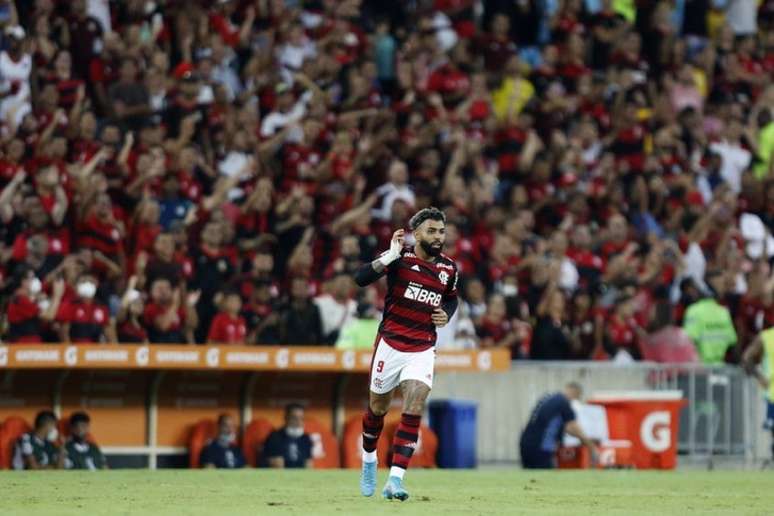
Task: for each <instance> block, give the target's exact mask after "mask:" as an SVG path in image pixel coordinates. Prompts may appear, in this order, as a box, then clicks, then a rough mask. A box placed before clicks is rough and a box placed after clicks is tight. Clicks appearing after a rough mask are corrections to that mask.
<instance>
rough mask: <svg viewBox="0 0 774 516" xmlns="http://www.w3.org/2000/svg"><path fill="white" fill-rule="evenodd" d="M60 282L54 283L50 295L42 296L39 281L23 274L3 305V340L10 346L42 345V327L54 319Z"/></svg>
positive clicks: (58, 300) (60, 291)
mask: <svg viewBox="0 0 774 516" xmlns="http://www.w3.org/2000/svg"><path fill="white" fill-rule="evenodd" d="M64 287H65V285H64V282H63V281H61V280H58V281H56V282H55V283H54V287H53V293H52V295H51V297H50V298H48V297H46V296H45V294H44V293H43V290H42V285H41V282H40V280H39V279H38V278H36V277H35V276H33V275H32V274H27V275H26V276H25V277H24V278H23V279H22V281H21V285H20V286H19V288H18V289H17V290H16V292H15V294H14V295H13V297H11V299H10V301H9V303H8V305H7V306H6V316H7V318H8V333H7V335H6V340H7V341H8V342H9V343H11V344H13V343H35V342H42V341H43V338H42V334H43V329H44V328H43V324H45V323H47V322H51V321H53V320H54V318H55V317H56V314H57V312H58V311H59V308H60V303H61V301H62V295H63V294H64Z"/></svg>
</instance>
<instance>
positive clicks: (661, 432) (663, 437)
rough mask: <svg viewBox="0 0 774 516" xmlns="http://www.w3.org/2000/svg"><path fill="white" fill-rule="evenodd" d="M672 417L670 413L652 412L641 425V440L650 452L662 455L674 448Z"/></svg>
mask: <svg viewBox="0 0 774 516" xmlns="http://www.w3.org/2000/svg"><path fill="white" fill-rule="evenodd" d="M671 424H672V416H671V414H670V413H669V412H667V411H665V410H663V411H656V412H651V413H650V414H648V415H647V416H645V419H643V420H642V425H640V440H641V441H642V444H644V445H645V448H647V449H648V450H649V451H652V452H655V453H660V452H663V451H666V450H668V449H669V447H670V446H672V431H671V428H670V426H671Z"/></svg>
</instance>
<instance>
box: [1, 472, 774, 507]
mask: <svg viewBox="0 0 774 516" xmlns="http://www.w3.org/2000/svg"><path fill="white" fill-rule="evenodd" d="M386 474H387V473H386V471H380V474H379V481H380V485H379V489H381V487H382V485H381V482H384V480H385V478H386ZM405 485H406V487H407V489H408V490H409V492H410V494H411V498H410V499H409V500H408V501H406V502H402V503H401V502H396V501H393V502H388V501H386V500H383V499H381V496H374V497H373V498H363V497H361V496H360V494H359V491H358V472H357V471H267V470H242V471H187V470H162V471H147V470H123V471H118V470H116V471H107V472H102V473H90V472H59V471H56V472H40V473H37V472H26V473H16V472H0V492H2V494H1V495H0V515H3V516H12V515H14V516H15V515H56V516H64V515H70V514H78V515H89V516H93V515H102V514H104V515H110V516H120V515H134V514H137V515H146V514H147V515H154V516H156V515H167V514H180V515H186V516H187V515H207V516H221V515H240V514H245V515H251V516H255V515H264V514H266V515H272V514H298V515H310V516H312V515H315V516H316V515H321V514H336V515H341V516H348V515H350V514H367V515H377V514H390V515H393V516H394V515H403V514H421V515H423V516H428V515H431V514H444V515H452V514H466V515H477V514H496V515H500V514H530V515H532V514H556V515H581V514H593V515H603V514H621V515H632V514H648V515H659V516H661V515H665V514H680V515H688V514H702V515H703V514H734V515H739V514H756V515H757V514H759V515H770V514H774V472H771V471H765V472H753V471H749V472H740V471H713V472H707V471H676V472H644V471H572V472H568V471H556V472H535V473H533V472H525V471H521V470H517V469H499V468H498V469H483V470H478V471H449V470H446V471H443V470H424V471H419V470H416V471H411V470H409V472H408V473H407V475H406V482H405Z"/></svg>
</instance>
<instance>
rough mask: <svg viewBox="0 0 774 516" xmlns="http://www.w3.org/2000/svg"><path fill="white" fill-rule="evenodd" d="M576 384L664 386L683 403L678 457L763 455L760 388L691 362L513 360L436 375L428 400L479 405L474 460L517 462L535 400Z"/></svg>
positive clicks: (749, 460)
mask: <svg viewBox="0 0 774 516" xmlns="http://www.w3.org/2000/svg"><path fill="white" fill-rule="evenodd" d="M569 381H579V382H580V383H581V384H582V385H583V386H584V389H585V392H586V394H587V395H590V394H592V393H594V392H600V391H609V390H670V389H678V390H681V391H682V392H683V396H684V398H685V399H686V400H687V401H688V404H687V405H686V407H685V408H684V409H683V410H682V412H681V415H680V433H679V442H678V453H679V454H680V456H681V461H682V462H684V463H689V462H694V463H695V462H699V463H701V462H706V464H707V465H708V466H709V467H712V466H713V465H714V463H715V461H717V460H722V461H724V462H725V461H730V462H732V463H735V464H737V465H746V466H751V465H752V464H754V463H757V462H760V461H761V460H763V459H767V458H769V453H770V452H769V445H768V444H767V439H768V438H769V437H768V435H765V432H762V431H761V426H762V424H763V420H764V417H765V410H764V401H763V393H762V391H761V390H760V388H759V387H758V385H757V384H756V383H755V382H754V381H752V380H751V379H750V378H748V377H747V376H746V375H745V374H744V372H743V371H742V370H741V369H739V368H736V367H730V366H728V367H726V366H724V367H704V366H702V365H693V364H655V363H636V364H631V365H626V366H622V365H615V364H611V363H600V362H513V363H512V365H511V370H510V371H508V372H503V373H479V374H457V373H445V374H442V375H437V377H436V381H435V385H434V387H433V397H434V398H437V399H440V398H458V399H469V400H472V401H476V402H478V404H479V411H478V414H479V432H478V459H479V462H481V463H497V462H517V461H518V460H519V453H518V445H517V441H518V437H519V434H520V432H521V430H522V429H523V428H524V425H525V424H526V422H527V419H528V418H529V414H530V411H531V409H532V407H533V406H534V404H535V402H536V401H537V399H538V398H539V397H540V396H542V395H543V394H545V393H546V392H551V391H557V390H559V389H561V388H562V387H563V386H564V384H565V383H567V382H569Z"/></svg>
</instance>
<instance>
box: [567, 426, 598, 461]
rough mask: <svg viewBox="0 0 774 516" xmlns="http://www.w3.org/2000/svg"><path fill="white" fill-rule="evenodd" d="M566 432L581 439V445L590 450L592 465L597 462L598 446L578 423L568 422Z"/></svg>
mask: <svg viewBox="0 0 774 516" xmlns="http://www.w3.org/2000/svg"><path fill="white" fill-rule="evenodd" d="M564 431H565V432H567V433H568V434H570V435H571V436H573V437H577V438H578V439H580V442H581V444H583V446H585V447H586V448H588V449H589V453H591V458H592V463H596V462H597V456H598V452H597V444H596V443H595V442H594V441H592V440H591V439H589V437H588V436H587V435H586V433H585V432H584V431H583V429H582V428H581V427H580V425H579V424H578V421H577V420H575V419H573V420H572V421H568V422H567V424H565V425H564Z"/></svg>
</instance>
